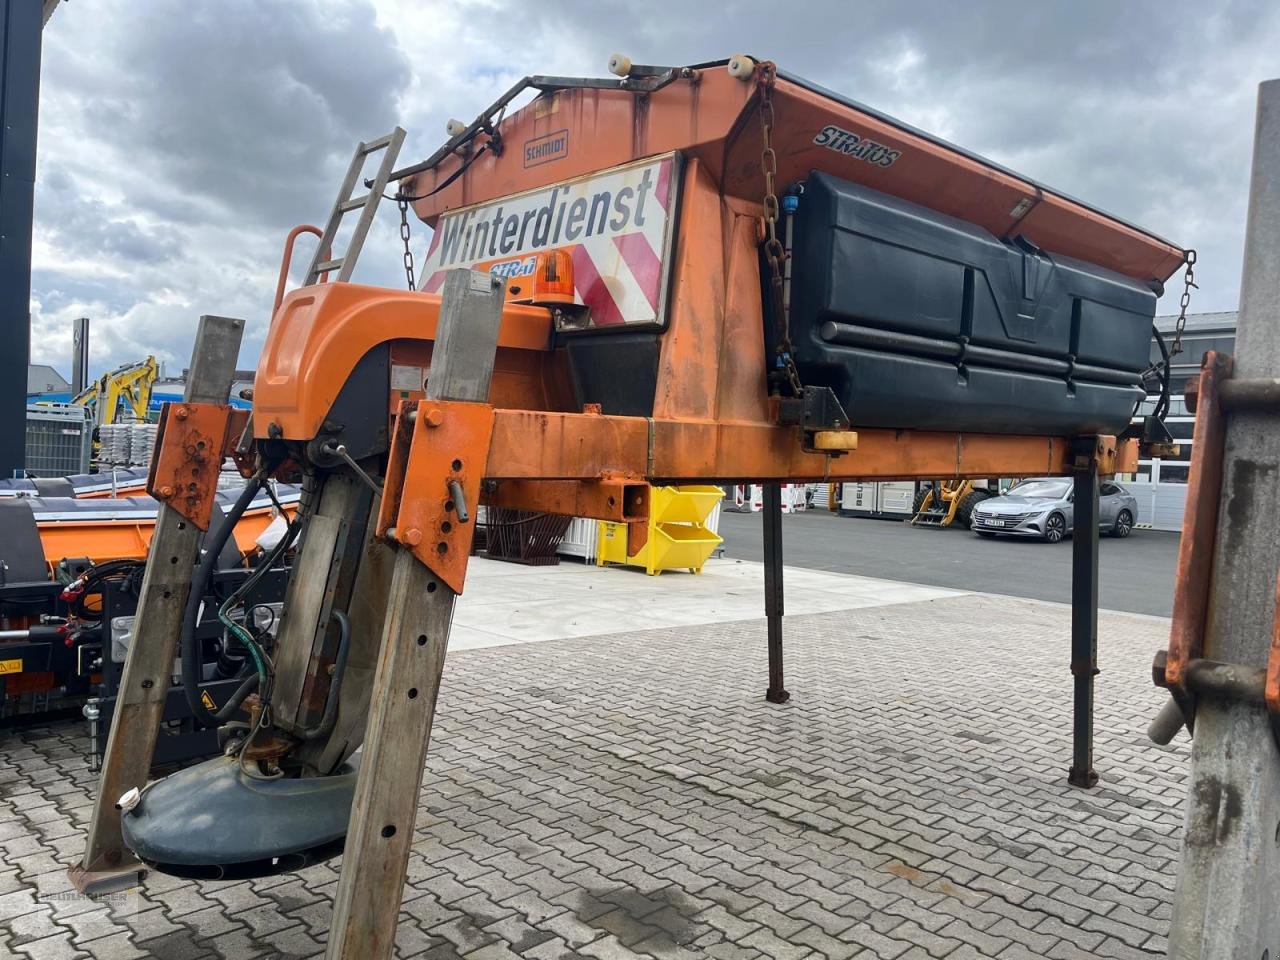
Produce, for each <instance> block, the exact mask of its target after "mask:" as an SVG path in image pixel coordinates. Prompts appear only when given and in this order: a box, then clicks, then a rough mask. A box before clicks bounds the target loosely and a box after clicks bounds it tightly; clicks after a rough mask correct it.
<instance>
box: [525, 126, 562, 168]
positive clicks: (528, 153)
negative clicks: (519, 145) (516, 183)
mask: <svg viewBox="0 0 1280 960" xmlns="http://www.w3.org/2000/svg"><path fill="white" fill-rule="evenodd" d="M568 155H569V131H568V130H557V131H556V132H555V133H548V134H545V135H543V136H541V137H533V138H532V139H529V140H526V141H525V142H524V165H525V166H526V167H536V166H539V165H540V164H544V163H550V162H551V161H552V160H563V159H564V158H565V157H567V156H568Z"/></svg>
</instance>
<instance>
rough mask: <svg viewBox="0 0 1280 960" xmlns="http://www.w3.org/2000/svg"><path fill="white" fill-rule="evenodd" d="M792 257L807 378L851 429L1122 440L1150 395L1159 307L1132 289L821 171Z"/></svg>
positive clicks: (1116, 278)
mask: <svg viewBox="0 0 1280 960" xmlns="http://www.w3.org/2000/svg"><path fill="white" fill-rule="evenodd" d="M792 252H793V259H792V284H791V337H792V341H793V344H794V347H795V357H796V361H797V365H798V366H799V368H800V375H801V379H802V380H803V381H804V382H805V383H806V384H814V385H823V386H829V387H831V388H832V389H833V390H834V391H835V393H836V395H837V396H838V397H839V399H840V401H841V403H842V404H843V405H844V407H845V410H846V411H847V412H848V413H849V415H850V419H851V420H852V422H853V425H854V426H855V427H856V426H882V427H903V428H917V429H930V430H962V431H971V432H985V433H1016V434H1050V435H1068V434H1076V433H1118V432H1119V431H1121V430H1123V429H1124V427H1125V426H1126V425H1127V424H1128V423H1129V420H1130V418H1131V416H1132V414H1133V410H1134V406H1135V404H1136V403H1137V401H1138V400H1139V399H1141V397H1142V396H1143V394H1144V391H1143V390H1142V388H1141V386H1140V372H1141V371H1142V369H1143V368H1144V367H1145V366H1146V364H1147V358H1148V353H1149V350H1150V340H1151V321H1152V317H1153V316H1154V314H1155V305H1156V295H1155V293H1154V292H1153V291H1152V290H1151V289H1149V288H1148V287H1146V286H1144V285H1143V284H1141V283H1139V282H1137V281H1135V280H1132V279H1130V278H1128V277H1124V276H1121V275H1120V274H1117V273H1114V272H1112V271H1109V270H1106V269H1104V268H1102V267H1098V266H1095V265H1093V264H1088V263H1083V262H1081V261H1078V260H1073V259H1070V258H1068V257H1061V256H1056V255H1053V254H1050V253H1047V252H1046V251H1043V250H1040V249H1038V248H1037V247H1036V246H1035V245H1034V243H1032V242H1031V241H1030V240H1028V239H1026V238H1023V237H1016V238H1013V239H1011V240H1001V239H998V238H996V237H995V236H993V235H991V234H990V233H988V232H987V231H985V230H983V229H982V228H980V227H978V226H975V225H974V224H971V223H967V222H965V221H963V220H958V219H956V218H954V217H948V216H944V215H942V214H939V213H937V212H935V211H933V210H929V209H928V208H925V207H922V206H919V205H917V204H913V203H908V202H906V201H904V200H900V199H897V198H896V197H891V196H889V195H887V194H883V193H880V192H878V191H875V190H870V189H867V188H866V187H863V186H860V185H858V184H855V183H851V182H849V181H846V180H841V179H839V178H836V177H832V176H830V175H827V174H823V173H818V172H815V173H813V174H812V175H811V176H810V178H809V180H808V181H807V183H806V185H805V191H804V193H803V195H802V197H801V199H800V205H799V210H798V212H797V213H796V214H795V223H794V239H793V251H792ZM773 330H774V323H773V320H772V318H766V324H765V331H766V337H767V338H769V339H772V336H773ZM770 346H771V348H772V343H771V344H770Z"/></svg>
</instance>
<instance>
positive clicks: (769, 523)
mask: <svg viewBox="0 0 1280 960" xmlns="http://www.w3.org/2000/svg"><path fill="white" fill-rule="evenodd" d="M764 616H765V621H766V623H767V624H768V632H769V689H768V690H766V691H765V695H764V698H765V699H766V700H768V701H769V702H770V703H786V702H787V701H788V700H790V699H791V694H789V693H787V690H786V687H785V686H784V685H783V682H782V486H781V485H780V484H777V483H766V484H765V485H764Z"/></svg>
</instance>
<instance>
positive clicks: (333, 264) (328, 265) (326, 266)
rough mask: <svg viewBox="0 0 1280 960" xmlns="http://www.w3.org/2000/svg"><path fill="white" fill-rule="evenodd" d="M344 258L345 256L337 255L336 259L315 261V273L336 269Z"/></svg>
mask: <svg viewBox="0 0 1280 960" xmlns="http://www.w3.org/2000/svg"><path fill="white" fill-rule="evenodd" d="M346 259H347V258H346V257H338V259H337V260H325V261H323V262H322V263H317V264H316V273H328V272H329V271H330V270H337V269H338V268H339V267H340V266H342V263H343V261H344V260H346Z"/></svg>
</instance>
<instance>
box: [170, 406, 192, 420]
mask: <svg viewBox="0 0 1280 960" xmlns="http://www.w3.org/2000/svg"><path fill="white" fill-rule="evenodd" d="M173 415H174V416H175V417H177V418H178V419H179V420H185V419H187V417H189V416H190V415H191V411H190V410H188V409H187V408H186V407H179V408H178V409H177V410H175V411H173Z"/></svg>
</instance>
